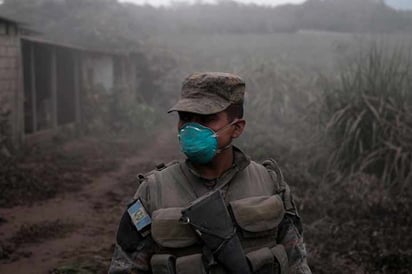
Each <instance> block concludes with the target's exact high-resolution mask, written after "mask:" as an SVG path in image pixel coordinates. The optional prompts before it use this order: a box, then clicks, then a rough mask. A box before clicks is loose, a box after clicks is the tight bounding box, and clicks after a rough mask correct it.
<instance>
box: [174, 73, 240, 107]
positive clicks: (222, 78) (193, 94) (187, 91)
mask: <svg viewBox="0 0 412 274" xmlns="http://www.w3.org/2000/svg"><path fill="white" fill-rule="evenodd" d="M244 94H245V82H244V81H243V79H242V78H241V77H240V76H238V75H235V74H230V73H224V72H204V73H194V74H191V75H189V76H188V77H187V78H186V79H185V80H184V81H183V85H182V93H181V96H180V99H179V101H178V102H177V103H176V105H174V106H173V107H172V108H171V109H170V110H169V111H168V112H172V111H185V112H192V113H197V114H203V115H207V114H214V113H218V112H221V111H223V110H225V109H226V108H227V107H229V106H230V105H231V104H243V98H244Z"/></svg>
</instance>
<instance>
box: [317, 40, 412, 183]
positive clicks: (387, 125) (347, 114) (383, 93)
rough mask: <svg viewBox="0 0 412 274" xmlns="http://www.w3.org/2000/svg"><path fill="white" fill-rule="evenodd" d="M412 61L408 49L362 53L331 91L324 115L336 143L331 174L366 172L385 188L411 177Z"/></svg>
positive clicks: (372, 49) (377, 48) (381, 48)
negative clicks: (379, 181) (383, 184)
mask: <svg viewBox="0 0 412 274" xmlns="http://www.w3.org/2000/svg"><path fill="white" fill-rule="evenodd" d="M411 65H412V59H411V55H410V51H409V49H407V48H405V47H398V48H396V49H393V48H392V49H388V48H386V47H385V46H382V45H378V44H373V45H371V46H370V47H369V48H366V49H362V50H361V51H360V52H359V54H358V55H357V56H356V58H354V59H353V60H351V61H350V62H349V63H348V64H347V65H346V67H345V68H344V69H343V70H342V71H341V73H340V74H339V77H338V83H337V84H336V85H335V86H334V87H332V88H327V89H326V92H325V100H324V105H323V115H324V117H326V119H327V123H326V135H327V137H328V138H330V139H331V140H332V142H333V144H334V147H333V151H332V153H331V157H330V161H329V168H328V170H329V175H334V176H333V177H334V178H335V179H340V178H344V177H348V176H352V175H356V174H361V173H366V174H371V175H374V176H376V177H377V178H378V179H379V180H381V181H382V182H384V183H385V184H387V185H390V184H394V183H405V182H408V181H410V180H411V178H412V92H411V91H412V90H411V88H412V71H411V70H410V68H411Z"/></svg>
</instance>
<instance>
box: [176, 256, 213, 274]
mask: <svg viewBox="0 0 412 274" xmlns="http://www.w3.org/2000/svg"><path fill="white" fill-rule="evenodd" d="M176 274H207V272H206V269H205V265H204V263H203V258H202V254H193V255H188V256H183V257H179V258H177V260H176Z"/></svg>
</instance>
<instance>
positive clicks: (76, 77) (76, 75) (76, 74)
mask: <svg viewBox="0 0 412 274" xmlns="http://www.w3.org/2000/svg"><path fill="white" fill-rule="evenodd" d="M72 56H73V60H74V62H73V64H74V71H73V73H74V107H75V117H76V128H78V127H79V126H80V123H81V120H80V119H81V105H80V104H81V103H80V79H81V77H80V64H81V62H80V58H79V52H77V51H76V52H73V53H72Z"/></svg>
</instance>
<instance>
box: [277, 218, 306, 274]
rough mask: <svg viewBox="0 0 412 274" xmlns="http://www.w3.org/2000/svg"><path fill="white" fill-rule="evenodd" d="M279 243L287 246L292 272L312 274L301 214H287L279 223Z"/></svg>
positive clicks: (291, 273) (294, 273)
mask: <svg viewBox="0 0 412 274" xmlns="http://www.w3.org/2000/svg"><path fill="white" fill-rule="evenodd" d="M278 243H279V244H282V245H283V246H284V247H285V250H286V253H287V256H288V261H289V273H290V274H311V273H312V271H311V270H310V268H309V266H308V263H307V259H306V256H307V253H306V248H305V244H304V242H303V236H302V224H301V221H300V218H299V216H297V215H293V214H289V213H287V214H285V217H284V218H283V220H282V222H281V223H280V225H279V233H278Z"/></svg>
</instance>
